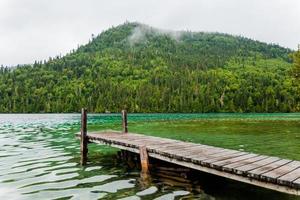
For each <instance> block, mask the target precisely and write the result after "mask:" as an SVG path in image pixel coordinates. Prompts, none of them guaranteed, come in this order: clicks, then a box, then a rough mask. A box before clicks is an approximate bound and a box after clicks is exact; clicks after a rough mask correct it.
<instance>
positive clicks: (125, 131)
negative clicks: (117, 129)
mask: <svg viewBox="0 0 300 200" xmlns="http://www.w3.org/2000/svg"><path fill="white" fill-rule="evenodd" d="M122 127H123V133H128V127H127V112H126V110H122Z"/></svg>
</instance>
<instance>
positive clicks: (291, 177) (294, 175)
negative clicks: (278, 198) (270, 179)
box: [277, 168, 300, 186]
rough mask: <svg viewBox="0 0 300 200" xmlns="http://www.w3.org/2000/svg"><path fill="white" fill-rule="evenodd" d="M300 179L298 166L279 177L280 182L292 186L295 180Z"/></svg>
mask: <svg viewBox="0 0 300 200" xmlns="http://www.w3.org/2000/svg"><path fill="white" fill-rule="evenodd" d="M297 179H300V168H297V169H295V170H293V171H291V172H289V173H287V174H285V175H283V176H281V177H279V178H278V179H277V182H278V183H279V184H283V185H290V186H292V184H293V181H295V180H297Z"/></svg>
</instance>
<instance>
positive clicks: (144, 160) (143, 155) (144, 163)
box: [139, 146, 149, 173]
mask: <svg viewBox="0 0 300 200" xmlns="http://www.w3.org/2000/svg"><path fill="white" fill-rule="evenodd" d="M139 150H140V160H141V168H142V173H149V158H148V152H147V148H146V146H140V149H139Z"/></svg>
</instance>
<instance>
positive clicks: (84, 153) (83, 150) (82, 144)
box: [80, 108, 88, 165]
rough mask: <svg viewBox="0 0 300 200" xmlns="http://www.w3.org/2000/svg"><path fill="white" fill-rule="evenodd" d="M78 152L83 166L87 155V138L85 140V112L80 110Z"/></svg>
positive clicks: (83, 109) (84, 109)
mask: <svg viewBox="0 0 300 200" xmlns="http://www.w3.org/2000/svg"><path fill="white" fill-rule="evenodd" d="M80 152H81V160H80V163H81V165H85V164H86V161H87V153H88V138H87V110H86V108H82V109H81V137H80Z"/></svg>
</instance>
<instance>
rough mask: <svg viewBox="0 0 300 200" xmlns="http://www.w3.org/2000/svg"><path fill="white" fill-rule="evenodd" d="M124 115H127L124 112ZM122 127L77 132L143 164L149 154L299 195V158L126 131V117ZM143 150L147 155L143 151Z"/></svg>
mask: <svg viewBox="0 0 300 200" xmlns="http://www.w3.org/2000/svg"><path fill="white" fill-rule="evenodd" d="M83 118H84V117H83ZM124 118H125V119H127V117H126V113H125V117H124V116H123V119H124ZM123 127H124V131H123V132H118V131H111V130H107V131H101V132H93V133H88V134H85V135H84V133H83V132H81V134H80V133H78V134H77V135H76V136H77V137H79V138H81V140H82V141H84V139H82V137H83V136H84V137H85V139H86V143H87V142H91V143H100V144H105V145H110V146H113V147H116V148H119V149H122V150H126V151H130V152H134V153H138V154H140V155H141V162H143V161H145V162H144V164H143V163H142V166H143V165H145V164H146V165H147V162H148V161H147V157H148V156H149V157H152V158H156V159H159V160H163V161H166V162H170V163H174V164H177V165H180V166H184V167H188V168H192V169H196V170H199V171H202V172H206V173H209V174H214V175H217V176H221V177H225V178H228V179H232V180H236V181H240V182H244V183H248V184H252V185H256V186H259V187H264V188H268V189H272V190H276V191H280V192H284V193H289V194H294V195H300V161H294V160H287V159H281V158H278V157H271V156H265V155H259V154H254V153H248V152H243V151H237V150H230V149H224V148H219V147H212V146H208V145H203V144H195V143H190V142H183V141H178V140H173V139H167V138H159V137H153V136H146V135H142V134H135V133H127V122H126V120H125V121H124V120H123ZM82 151H84V148H83V149H82ZM86 153H87V151H86ZM145 153H146V154H147V155H146V158H145V155H142V154H145ZM145 167H146V168H147V166H145Z"/></svg>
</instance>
